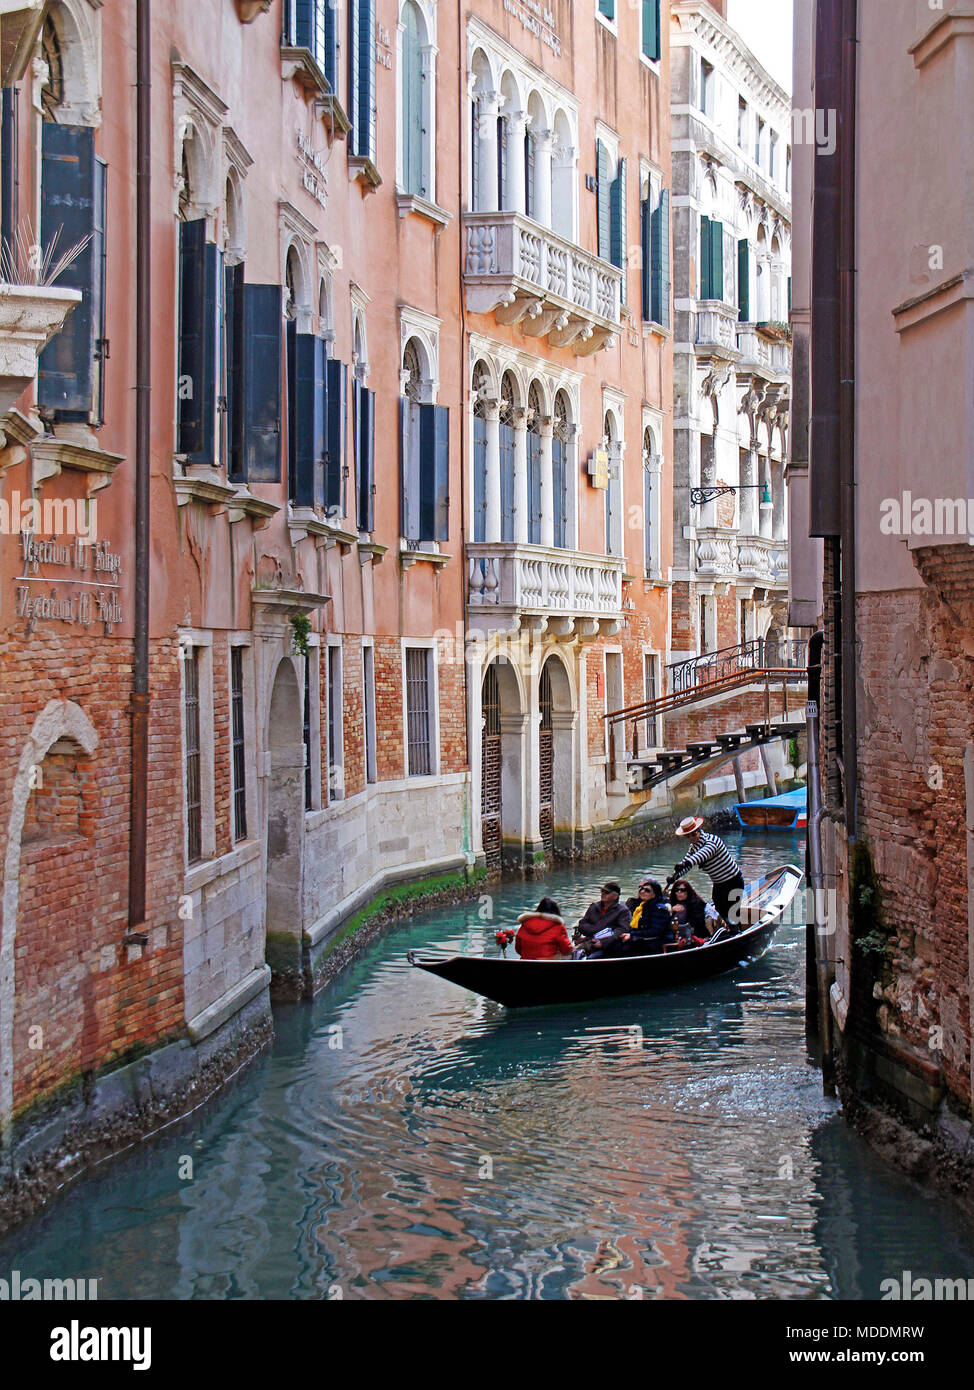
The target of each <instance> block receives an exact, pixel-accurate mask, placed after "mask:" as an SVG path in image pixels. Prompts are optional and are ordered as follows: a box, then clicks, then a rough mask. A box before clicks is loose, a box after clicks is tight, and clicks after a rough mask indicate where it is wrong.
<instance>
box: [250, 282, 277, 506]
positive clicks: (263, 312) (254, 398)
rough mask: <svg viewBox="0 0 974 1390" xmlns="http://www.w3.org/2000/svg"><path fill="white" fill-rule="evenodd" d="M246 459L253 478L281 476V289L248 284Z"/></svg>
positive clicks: (269, 480)
mask: <svg viewBox="0 0 974 1390" xmlns="http://www.w3.org/2000/svg"><path fill="white" fill-rule="evenodd" d="M243 341H244V360H243V457H244V476H245V477H246V479H247V481H248V482H255V483H278V482H280V480H281V287H280V285H244V287H243Z"/></svg>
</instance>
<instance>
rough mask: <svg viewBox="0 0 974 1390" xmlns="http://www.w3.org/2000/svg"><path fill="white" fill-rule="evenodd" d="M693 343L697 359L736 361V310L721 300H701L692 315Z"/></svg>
mask: <svg viewBox="0 0 974 1390" xmlns="http://www.w3.org/2000/svg"><path fill="white" fill-rule="evenodd" d="M694 317H695V319H696V323H695V326H694V336H693V341H694V344H695V346H696V354H697V356H698V357H719V358H723V359H724V360H725V361H731V362H736V360H737V353H738V348H737V310H736V309H735V308H734V307H733V305H731V304H725V303H724V301H723V300H722V299H702V300H700V301H699V303H698V304H697V308H696V312H695V315H694Z"/></svg>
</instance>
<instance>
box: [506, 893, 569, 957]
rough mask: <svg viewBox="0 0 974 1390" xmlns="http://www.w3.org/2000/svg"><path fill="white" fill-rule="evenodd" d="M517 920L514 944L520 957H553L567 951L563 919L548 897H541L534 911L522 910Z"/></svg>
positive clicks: (564, 954)
mask: <svg viewBox="0 0 974 1390" xmlns="http://www.w3.org/2000/svg"><path fill="white" fill-rule="evenodd" d="M517 920H518V923H519V926H520V929H519V931H518V934H517V939H516V940H515V942H514V946H515V949H516V951H517V953H518V955H519V956H520V957H521V959H522V960H557V959H558V957H559V956H570V955H571V953H572V943H571V942H570V941H569V940H568V933H567V932H566V931H565V920H564V918H563V917H562V916H561V915H560V913H559V911H558V904H557V903H556V902H552V900H551V899H550V898H542V899H541V901H540V902H539V903H538V906H537V908H536V909H535V910H534V912H522V913H521V915H520V917H519V918H518V919H517Z"/></svg>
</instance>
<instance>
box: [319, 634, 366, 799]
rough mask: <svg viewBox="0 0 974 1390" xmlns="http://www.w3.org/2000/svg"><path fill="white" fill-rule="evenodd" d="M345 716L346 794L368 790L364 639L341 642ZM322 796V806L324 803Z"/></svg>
mask: <svg viewBox="0 0 974 1390" xmlns="http://www.w3.org/2000/svg"><path fill="white" fill-rule="evenodd" d="M342 715H343V721H342V722H343V733H344V743H345V748H344V757H345V795H346V796H355V795H356V793H357V792H361V791H364V790H365V785H366V778H365V687H364V675H363V668H362V639H361V638H360V637H345V638H344V639H343V641H342ZM324 804H325V802H324V798H322V805H324Z"/></svg>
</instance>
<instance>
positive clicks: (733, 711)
mask: <svg viewBox="0 0 974 1390" xmlns="http://www.w3.org/2000/svg"><path fill="white" fill-rule="evenodd" d="M804 701H805V694H804V686H796V685H791V686H789V687H788V711H789V714H788V717H789V719H791V720H792V721H793V722H797V723H801V722H802V721H803V719H804ZM766 708H767V706H766V703H765V695H764V687H763V686H761V688H760V689H756V688H753V687H749V688H747V689H745V690H742V691H739V692H738V693H736V694H734V695H729V696H727V697H726V698H725V699H723V700H720V701H715V702H714V703H713V704H708V705H704V706H702V707H701V706H695V705H691V706H690V708H689V709H688V710H686V712H685V713H675V714H669V715H667V716H666V718H665V721H664V723H665V728H666V746H667V748H685V747H686V746H687V743H688V742H692V741H694V740H697V739H705V738H714V737H716V735H717V734H727V733H736V732H737V731H739V730H742V729H744V728H745V727H746V726H747V725H748V724H760V723H762V722H763V721H764V718H765V712H766ZM771 718H772V720H779V719H781V718H783V709H782V701H781V686H780V685H779V686H777V688H776V687H775V686H772V688H771Z"/></svg>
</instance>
